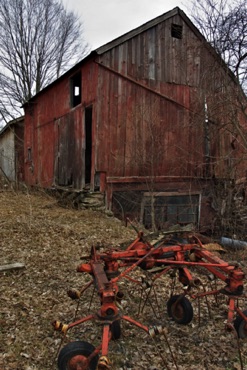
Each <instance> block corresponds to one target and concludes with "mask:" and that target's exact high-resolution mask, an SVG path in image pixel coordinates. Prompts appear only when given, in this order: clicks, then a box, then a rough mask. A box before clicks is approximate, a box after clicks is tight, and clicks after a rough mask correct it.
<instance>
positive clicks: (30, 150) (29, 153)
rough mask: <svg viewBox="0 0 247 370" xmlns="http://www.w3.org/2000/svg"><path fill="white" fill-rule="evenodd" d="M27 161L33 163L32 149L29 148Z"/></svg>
mask: <svg viewBox="0 0 247 370" xmlns="http://www.w3.org/2000/svg"><path fill="white" fill-rule="evenodd" d="M27 160H28V162H31V161H32V148H27Z"/></svg>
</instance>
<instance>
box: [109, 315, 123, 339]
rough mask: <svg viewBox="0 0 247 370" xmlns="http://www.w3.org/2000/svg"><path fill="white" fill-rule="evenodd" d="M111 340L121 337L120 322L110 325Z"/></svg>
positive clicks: (116, 321)
mask: <svg viewBox="0 0 247 370" xmlns="http://www.w3.org/2000/svg"><path fill="white" fill-rule="evenodd" d="M110 330H111V334H112V340H117V339H119V338H120V337H121V320H115V321H113V322H112V324H111V325H110Z"/></svg>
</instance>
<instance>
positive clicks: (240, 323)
mask: <svg viewBox="0 0 247 370" xmlns="http://www.w3.org/2000/svg"><path fill="white" fill-rule="evenodd" d="M243 314H244V315H245V316H247V310H245V311H243ZM244 324H245V321H244V319H243V318H242V317H241V316H239V315H238V316H237V317H236V319H235V320H234V328H235V330H236V332H237V334H238V337H239V338H241V339H244V338H246V337H247V326H246V329H245V327H244V326H245V325H244ZM246 324H247V323H246Z"/></svg>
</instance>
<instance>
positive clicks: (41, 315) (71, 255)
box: [0, 191, 247, 370]
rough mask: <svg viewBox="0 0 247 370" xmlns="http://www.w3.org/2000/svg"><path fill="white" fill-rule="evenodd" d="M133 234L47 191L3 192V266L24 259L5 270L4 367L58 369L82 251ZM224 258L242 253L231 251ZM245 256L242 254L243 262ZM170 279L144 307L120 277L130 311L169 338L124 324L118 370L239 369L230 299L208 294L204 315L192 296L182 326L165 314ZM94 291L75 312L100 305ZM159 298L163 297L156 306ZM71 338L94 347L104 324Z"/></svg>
mask: <svg viewBox="0 0 247 370" xmlns="http://www.w3.org/2000/svg"><path fill="white" fill-rule="evenodd" d="M135 236H136V233H135V231H134V230H133V229H132V228H126V227H125V226H124V225H123V224H122V223H121V222H120V221H119V220H117V219H115V218H113V217H109V216H107V215H105V214H103V213H99V212H94V211H90V210H79V211H78V210H73V209H69V208H63V207H61V206H59V205H58V203H57V200H56V199H54V198H52V197H49V196H48V195H47V194H43V193H28V192H26V193H20V192H19V193H16V192H13V191H2V192H0V248H1V255H0V265H6V264H10V263H14V262H21V263H24V264H25V269H22V270H11V271H6V272H0V274H1V289H0V300H1V307H0V315H1V316H0V369H1V370H48V369H54V370H55V369H56V364H55V363H54V361H55V357H56V353H57V350H58V347H59V343H60V338H61V335H60V333H57V332H54V330H53V328H52V326H51V322H52V321H54V320H56V319H58V320H60V321H62V322H64V323H68V322H71V321H72V320H73V317H74V314H75V310H76V307H77V304H76V302H75V301H72V300H70V298H69V297H68V296H67V294H66V292H67V290H68V289H69V288H71V287H73V288H80V287H82V286H83V285H84V284H85V282H87V281H88V277H87V276H84V275H83V274H78V273H77V272H76V266H77V265H78V264H79V263H80V257H81V256H82V255H85V254H87V253H88V252H89V251H90V249H91V247H92V246H93V245H94V246H98V245H100V246H103V247H104V248H109V247H117V246H118V245H119V244H120V243H123V242H126V241H131V240H133V239H134V238H135ZM224 258H234V259H237V258H240V257H239V256H238V255H236V254H235V255H230V254H229V253H226V255H225V256H224ZM246 258H247V257H246V255H243V253H242V255H241V261H242V264H243V266H244V265H245V259H246ZM135 273H136V276H137V277H138V278H140V277H141V276H143V275H145V274H144V272H142V271H141V272H139V271H136V272H135ZM146 277H147V275H146ZM170 285H171V282H170V280H169V279H168V278H167V277H165V278H162V279H161V280H160V282H159V283H156V290H157V294H156V295H155V294H154V292H152V293H150V297H151V299H150V301H148V300H147V302H146V304H145V305H144V306H143V302H144V301H142V303H141V306H140V294H139V293H138V291H139V290H138V289H137V287H136V285H134V286H133V284H131V282H126V281H122V282H121V288H122V289H123V290H124V291H126V292H125V294H126V295H125V299H124V300H123V303H122V305H123V310H124V313H125V312H127V314H128V315H129V316H132V317H134V318H137V315H138V310H139V311H140V312H139V317H138V320H139V321H140V322H142V323H144V324H145V325H157V324H159V325H162V326H164V327H165V328H166V336H161V337H157V338H155V339H151V338H149V337H148V336H147V335H146V334H145V333H144V332H142V331H141V330H139V329H136V328H133V327H132V326H130V325H128V324H126V323H123V326H122V336H121V338H120V339H119V340H118V341H116V342H112V343H111V344H110V349H109V358H110V359H111V361H112V369H113V370H114V369H115V370H140V369H141V370H155V369H156V370H163V369H180V370H183V369H197V370H198V369H199V368H200V369H201V370H203V369H209V370H211V369H218V370H220V369H221V370H225V369H241V367H240V361H239V353H238V352H239V351H238V342H237V340H236V337H235V336H234V333H232V332H231V333H229V332H226V331H225V328H224V321H225V319H226V302H225V297H223V298H222V297H219V298H218V300H217V302H216V301H215V299H214V298H209V299H208V305H207V304H206V303H205V300H204V301H203V302H202V303H201V307H200V310H201V311H200V320H199V319H198V317H199V311H198V304H197V302H193V307H194V319H193V321H192V322H191V323H190V324H189V325H182V326H179V325H177V324H175V323H174V322H172V321H171V320H170V319H169V318H168V316H167V312H166V302H167V300H168V298H169V289H170ZM90 296H91V293H89V294H88V295H85V296H83V299H82V302H81V303H80V305H79V308H78V312H77V317H78V316H79V317H80V316H82V317H83V316H85V315H88V311H90V312H91V311H92V310H94V309H95V310H97V309H98V308H99V306H98V300H97V297H96V296H94V297H93V303H92V306H91V308H90V309H89V304H90ZM156 297H157V302H158V303H157V304H156V301H155V304H154V299H156ZM152 302H153V304H152ZM216 303H217V304H216ZM246 308H247V304H246ZM69 339H80V340H87V341H88V342H91V343H92V344H94V345H96V344H97V343H99V341H100V331H99V326H98V325H94V323H90V324H85V325H83V326H81V327H80V329H76V330H75V331H73V330H72V331H71V332H70V333H69V336H68V340H69ZM66 340H67V339H66ZM239 342H240V349H241V354H242V361H243V363H244V364H245V366H247V358H246V356H247V339H246V340H240V341H239ZM171 354H172V355H171ZM172 356H173V357H172ZM199 363H200V366H199V367H198V364H199Z"/></svg>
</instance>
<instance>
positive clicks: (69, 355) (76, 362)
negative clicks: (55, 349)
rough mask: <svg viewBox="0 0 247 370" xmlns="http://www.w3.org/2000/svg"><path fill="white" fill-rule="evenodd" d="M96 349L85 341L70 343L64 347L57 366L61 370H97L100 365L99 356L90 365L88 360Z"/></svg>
mask: <svg viewBox="0 0 247 370" xmlns="http://www.w3.org/2000/svg"><path fill="white" fill-rule="evenodd" d="M94 350H95V347H94V346H93V345H92V344H90V343H88V342H84V341H75V342H70V343H68V344H67V345H66V346H64V347H63V348H62V349H61V351H60V353H59V356H58V360H57V365H58V369H59V370H77V369H80V370H95V369H96V368H97V363H98V355H96V356H94V357H93V358H92V360H91V361H90V363H89V364H88V363H87V358H88V356H89V355H91V353H93V351H94Z"/></svg>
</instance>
